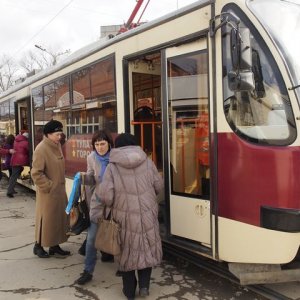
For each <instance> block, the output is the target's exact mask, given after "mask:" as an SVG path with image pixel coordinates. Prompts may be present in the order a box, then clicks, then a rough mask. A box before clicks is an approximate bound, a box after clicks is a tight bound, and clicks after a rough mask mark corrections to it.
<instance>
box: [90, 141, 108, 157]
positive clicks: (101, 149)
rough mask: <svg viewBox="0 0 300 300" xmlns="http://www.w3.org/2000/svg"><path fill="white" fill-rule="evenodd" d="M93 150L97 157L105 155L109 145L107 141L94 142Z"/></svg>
mask: <svg viewBox="0 0 300 300" xmlns="http://www.w3.org/2000/svg"><path fill="white" fill-rule="evenodd" d="M94 146H95V149H96V151H97V153H98V154H99V155H105V154H106V153H107V151H108V150H109V145H108V142H107V141H104V140H102V141H96V142H95V144H94Z"/></svg>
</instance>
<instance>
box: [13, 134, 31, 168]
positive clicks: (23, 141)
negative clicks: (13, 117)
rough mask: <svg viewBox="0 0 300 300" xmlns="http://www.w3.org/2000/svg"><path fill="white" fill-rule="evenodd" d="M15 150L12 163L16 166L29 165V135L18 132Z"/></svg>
mask: <svg viewBox="0 0 300 300" xmlns="http://www.w3.org/2000/svg"><path fill="white" fill-rule="evenodd" d="M14 150H15V151H16V152H15V153H14V154H13V155H12V157H11V161H10V164H11V166H12V167H14V166H29V143H28V139H27V137H25V136H24V135H22V134H18V135H17V136H16V138H15V141H14Z"/></svg>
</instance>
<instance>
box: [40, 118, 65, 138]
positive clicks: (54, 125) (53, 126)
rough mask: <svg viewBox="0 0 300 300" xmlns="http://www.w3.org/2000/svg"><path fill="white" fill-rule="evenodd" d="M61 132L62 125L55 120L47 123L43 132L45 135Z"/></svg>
mask: <svg viewBox="0 0 300 300" xmlns="http://www.w3.org/2000/svg"><path fill="white" fill-rule="evenodd" d="M62 131H63V124H62V123H60V122H59V121H57V120H51V121H49V122H48V123H46V124H45V126H44V130H43V132H44V134H45V135H46V134H49V133H53V132H62Z"/></svg>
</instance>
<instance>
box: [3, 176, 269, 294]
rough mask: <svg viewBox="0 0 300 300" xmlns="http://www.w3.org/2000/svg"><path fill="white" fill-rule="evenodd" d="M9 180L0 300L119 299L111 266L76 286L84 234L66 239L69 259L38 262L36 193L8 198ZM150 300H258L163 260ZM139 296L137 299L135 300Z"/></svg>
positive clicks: (196, 270) (102, 267)
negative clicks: (35, 234) (36, 251)
mask: <svg viewBox="0 0 300 300" xmlns="http://www.w3.org/2000/svg"><path fill="white" fill-rule="evenodd" d="M6 186H7V179H6V178H3V179H2V180H1V182H0V188H1V190H0V199H1V200H0V228H1V231H0V239H1V244H0V270H1V271H0V299H3V300H19V299H20V300H21V299H26V300H32V299H44V300H54V299H55V300H58V299H64V300H75V299H86V300H100V299H101V300H110V299H114V300H119V299H120V300H121V299H125V297H124V296H123V294H122V279H121V278H120V277H116V276H115V272H116V270H117V265H116V264H115V263H102V262H101V261H100V260H99V261H98V263H97V266H96V270H95V272H94V277H93V280H92V281H91V282H89V283H87V284H86V285H84V286H79V285H76V284H74V281H75V280H76V279H77V278H78V277H79V274H80V273H81V272H82V271H83V267H84V257H83V256H81V255H79V254H78V253H77V251H78V249H79V247H80V245H81V243H82V242H83V240H84V238H85V234H81V235H79V236H73V237H70V239H69V241H68V242H67V243H65V244H63V245H62V248H63V249H66V250H70V251H71V252H72V255H71V256H69V257H67V258H54V257H51V258H49V259H40V258H38V257H37V256H35V255H34V254H33V252H32V249H33V245H34V210H35V193H34V192H32V191H30V190H28V189H26V188H24V187H22V186H20V185H17V187H16V190H17V192H18V194H16V195H15V197H14V198H8V197H6ZM151 278H152V280H151V286H150V296H148V297H147V298H146V299H149V300H150V299H151V300H152V299H157V300H158V299H173V300H175V299H187V300H196V299H201V300H202V299H203V300H216V299H223V300H234V299H241V300H254V299H257V300H262V299H264V298H262V297H260V296H257V295H255V294H253V293H252V292H250V291H248V289H247V288H245V287H241V286H238V285H235V284H232V283H231V282H229V281H228V280H226V279H223V278H220V277H218V276H216V275H214V274H212V273H210V272H208V271H205V270H202V269H200V268H198V267H195V266H193V265H190V264H188V263H185V262H180V261H178V260H176V259H175V258H166V259H164V261H163V263H162V265H161V266H160V267H157V268H155V269H154V270H153V273H152V277H151ZM139 298H140V297H137V299H139Z"/></svg>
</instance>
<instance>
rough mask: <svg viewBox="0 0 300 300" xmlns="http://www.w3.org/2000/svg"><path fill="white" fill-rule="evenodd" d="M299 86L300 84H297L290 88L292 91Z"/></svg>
mask: <svg viewBox="0 0 300 300" xmlns="http://www.w3.org/2000/svg"><path fill="white" fill-rule="evenodd" d="M299 87H300V84H297V85H295V86H292V87H290V88H289V90H290V91H292V90H295V89H297V88H299Z"/></svg>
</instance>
